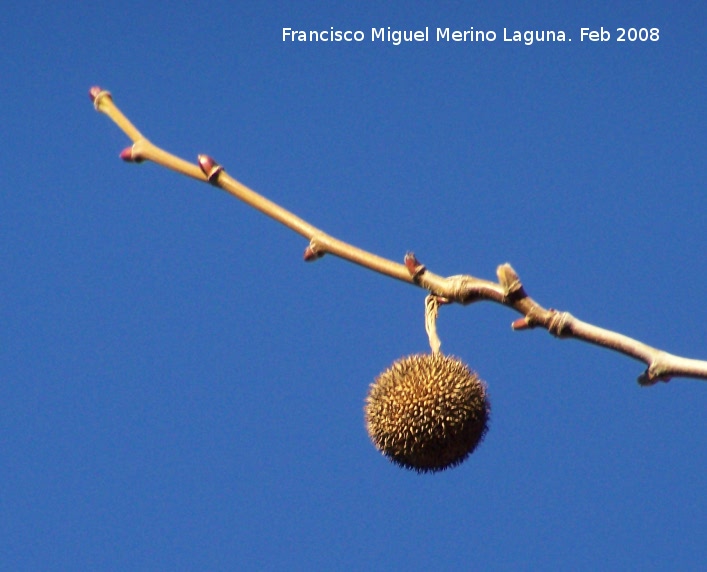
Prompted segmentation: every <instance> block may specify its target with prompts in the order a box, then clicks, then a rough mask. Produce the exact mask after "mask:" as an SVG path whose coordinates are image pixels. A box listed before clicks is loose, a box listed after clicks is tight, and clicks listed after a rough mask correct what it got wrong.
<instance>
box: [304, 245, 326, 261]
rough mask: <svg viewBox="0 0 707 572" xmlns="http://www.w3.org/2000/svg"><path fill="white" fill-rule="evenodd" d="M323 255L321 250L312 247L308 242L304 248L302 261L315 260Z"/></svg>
mask: <svg viewBox="0 0 707 572" xmlns="http://www.w3.org/2000/svg"><path fill="white" fill-rule="evenodd" d="M322 256H324V253H323V252H317V251H316V250H314V249H313V248H312V245H311V244H310V245H309V246H308V247H307V248H305V249H304V261H305V262H314V261H315V260H318V259H319V258H321V257H322Z"/></svg>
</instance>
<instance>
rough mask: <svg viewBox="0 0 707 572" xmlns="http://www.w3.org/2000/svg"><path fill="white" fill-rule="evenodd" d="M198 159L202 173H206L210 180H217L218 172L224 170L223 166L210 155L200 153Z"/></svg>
mask: <svg viewBox="0 0 707 572" xmlns="http://www.w3.org/2000/svg"><path fill="white" fill-rule="evenodd" d="M197 159H198V161H199V167H201V171H202V173H204V175H206V178H207V179H208V181H209V182H212V181H215V180H216V178H217V177H218V174H219V173H220V172H221V171H223V167H222V166H221V165H219V164H218V163H217V162H216V161H214V160H213V159H212V158H211V157H209V156H208V155H199V156H198V157H197Z"/></svg>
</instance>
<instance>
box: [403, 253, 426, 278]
mask: <svg viewBox="0 0 707 572" xmlns="http://www.w3.org/2000/svg"><path fill="white" fill-rule="evenodd" d="M404 262H405V266H406V267H407V269H408V272H409V273H410V276H412V277H413V278H417V277H418V276H419V275H420V274H422V273H423V272H424V271H425V265H424V264H420V261H419V260H418V259H417V257H416V256H415V253H414V252H408V253H407V254H406V255H405V260H404Z"/></svg>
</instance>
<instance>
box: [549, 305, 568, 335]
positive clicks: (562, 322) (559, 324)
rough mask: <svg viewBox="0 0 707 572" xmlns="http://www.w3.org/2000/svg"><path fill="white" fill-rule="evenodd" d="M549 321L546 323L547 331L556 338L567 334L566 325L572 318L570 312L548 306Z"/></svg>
mask: <svg viewBox="0 0 707 572" xmlns="http://www.w3.org/2000/svg"><path fill="white" fill-rule="evenodd" d="M549 314H550V323H549V324H548V325H547V331H548V332H550V333H551V334H552V335H553V336H555V337H557V338H563V337H565V336H566V335H568V334H569V332H568V331H567V330H568V326H569V322H570V320H572V314H570V313H569V312H558V311H557V310H553V309H552V308H550V310H549Z"/></svg>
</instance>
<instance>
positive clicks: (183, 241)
mask: <svg viewBox="0 0 707 572" xmlns="http://www.w3.org/2000/svg"><path fill="white" fill-rule="evenodd" d="M535 4H536V5H535V6H533V7H532V8H530V7H525V5H524V4H521V3H513V2H504V3H496V5H494V6H480V5H478V3H472V4H469V5H467V3H462V2H451V1H450V2H435V3H432V2H408V3H406V4H405V5H404V6H403V5H402V3H398V4H395V3H387V4H384V5H381V4H380V3H372V2H358V3H350V4H348V5H337V6H336V7H333V6H329V5H320V4H318V3H313V2H298V3H284V2H278V3H274V2H270V3H267V2H266V3H255V2H253V3H244V2H230V3H226V2H224V3H212V4H210V5H205V4H203V3H190V2H183V3H180V4H179V5H175V4H173V3H172V4H167V3H157V2H151V3H137V2H130V1H128V2H121V3H119V4H115V3H103V2H97V3H96V2H94V3H91V4H90V5H88V4H86V5H82V6H79V5H77V6H76V7H72V8H67V7H64V6H61V5H59V4H51V5H50V4H48V3H35V4H33V3H30V4H22V5H20V4H17V3H16V4H13V5H9V6H7V7H5V8H4V11H3V19H2V21H0V38H2V39H0V45H2V48H3V49H2V50H0V74H1V76H2V88H0V102H1V104H2V111H3V119H2V133H3V140H4V142H5V152H4V153H3V154H2V156H0V167H1V168H2V172H3V175H4V177H3V178H4V184H3V185H2V190H1V192H0V244H2V248H1V249H0V269H1V271H2V280H0V324H1V326H0V554H2V561H3V566H4V567H6V569H8V570H335V569H337V570H340V569H345V570H462V569H479V570H551V569H557V570H597V569H603V570H695V569H698V568H699V567H700V566H701V565H702V566H703V565H704V563H705V561H707V543H705V540H704V531H705V529H707V516H706V515H707V485H706V481H705V478H704V477H705V474H706V473H707V471H706V469H707V463H706V462H705V450H707V431H706V430H705V429H706V426H705V411H707V386H706V385H705V383H704V382H701V381H695V380H678V379H676V380H673V381H672V382H670V383H669V384H659V385H657V386H655V387H651V388H641V387H639V386H638V385H637V383H636V381H635V380H636V377H637V376H638V375H639V374H640V373H641V372H642V371H643V369H644V366H643V364H641V363H638V362H635V361H632V360H630V359H628V358H625V357H623V356H620V355H617V354H613V353H610V352H608V351H605V350H601V349H598V348H595V347H592V346H589V345H587V344H582V343H579V342H576V341H569V340H567V341H565V340H557V339H554V338H552V337H551V336H549V335H548V334H547V333H546V332H544V331H540V330H535V331H526V332H513V331H511V329H510V323H511V322H512V321H513V320H514V319H515V318H516V317H517V315H516V314H514V313H512V312H510V311H509V310H508V309H506V308H503V307H499V306H495V305H492V304H488V303H482V304H475V305H472V306H468V307H460V306H450V307H444V308H442V309H441V312H440V317H439V320H438V324H437V326H438V331H439V334H440V337H441V339H442V350H443V351H444V352H446V353H449V354H453V355H456V356H459V357H460V358H461V359H463V360H464V361H466V362H467V363H468V364H469V365H470V366H471V367H472V368H473V369H475V370H476V371H478V372H479V374H480V375H481V377H482V378H483V379H485V380H486V382H487V383H488V388H489V393H490V398H491V402H492V408H493V409H492V419H491V425H490V430H489V432H488V434H487V436H486V439H485V440H484V442H483V443H482V444H481V445H480V447H479V448H478V449H477V450H476V451H475V452H474V454H473V455H472V456H471V457H470V458H469V459H468V460H467V461H466V462H465V463H464V464H462V465H461V466H459V467H457V468H455V469H453V470H450V471H445V472H443V473H439V474H433V475H430V474H427V475H418V474H415V473H413V472H410V471H406V470H403V469H401V468H399V467H397V466H395V465H393V464H391V463H390V462H389V461H387V460H386V459H385V458H384V457H382V456H381V455H380V454H379V453H378V452H377V450H376V449H375V448H374V447H373V445H372V444H371V443H370V441H369V439H368V436H367V434H366V431H365V427H364V421H363V403H364V399H365V396H366V393H367V391H368V386H369V384H370V383H371V382H372V381H373V379H374V378H375V376H376V375H377V374H378V373H380V372H381V371H383V370H384V369H386V368H387V367H388V366H389V365H390V364H391V363H392V362H393V361H394V360H396V359H397V358H399V357H402V356H405V355H409V354H412V353H417V352H422V351H426V350H427V349H428V345H427V339H426V335H425V330H424V321H423V311H424V296H425V293H424V291H422V290H419V289H416V288H414V287H411V286H409V285H406V284H403V283H398V282H395V281H393V280H390V279H387V278H384V277H382V276H379V275H376V274H373V273H371V272H369V271H367V270H363V269H361V268H359V267H356V266H353V265H351V264H348V263H346V262H343V261H341V260H337V259H335V258H333V257H325V258H323V259H322V260H319V261H317V262H316V263H312V264H305V263H303V262H302V252H303V251H304V248H305V246H306V241H304V240H303V239H302V238H301V237H299V236H298V235H295V234H294V233H292V232H290V231H289V230H287V229H285V228H283V227H281V226H279V225H278V224H277V223H275V222H274V221H272V220H270V219H268V218H266V217H264V216H263V215H261V214H260V213H258V212H256V211H253V210H252V209H250V208H248V207H246V206H245V205H243V204H241V203H239V202H238V201H236V200H234V199H233V198H231V197H229V196H228V195H226V194H225V193H223V192H220V191H219V190H217V189H214V188H212V187H209V186H208V185H201V184H199V183H197V182H195V181H192V180H188V179H186V178H183V177H180V176H178V175H176V174H174V173H171V172H168V171H166V170H164V169H161V168H159V167H156V166H155V165H151V164H142V165H130V164H125V163H123V162H121V161H120V159H119V158H118V153H119V152H120V151H121V150H122V149H123V148H124V147H126V146H127V145H128V144H129V142H128V140H127V138H126V137H125V136H124V135H123V134H122V133H121V132H120V131H119V130H118V129H117V127H115V126H114V125H113V124H112V123H111V122H110V121H109V120H108V119H107V118H106V117H104V116H102V115H100V114H97V113H96V112H95V111H94V110H93V108H92V106H91V103H90V101H89V98H88V89H89V88H90V87H91V86H92V85H100V86H102V87H104V88H106V89H109V90H110V91H111V92H112V93H113V96H114V99H115V101H116V102H117V103H118V105H119V106H120V107H121V108H122V109H123V111H124V112H125V113H126V114H127V115H128V116H129V117H130V118H131V119H132V120H133V122H134V123H135V124H136V126H137V127H138V128H139V129H141V130H142V132H143V133H144V134H145V135H146V136H147V137H149V138H150V139H151V140H152V141H154V142H155V143H157V144H159V145H161V146H163V147H164V148H166V149H168V150H170V151H172V152H175V153H177V154H179V155H181V156H183V157H185V158H189V159H195V157H196V154H197V153H208V154H211V155H212V156H214V157H215V158H216V159H217V160H218V161H219V162H221V163H222V164H223V165H224V166H225V167H226V169H227V170H228V171H229V172H230V173H231V174H232V175H233V176H235V177H236V178H238V179H239V180H241V181H242V182H244V183H245V184H247V185H249V186H251V187H252V188H254V189H255V190H257V191H259V192H261V193H263V194H264V195H266V196H268V197H269V198H271V199H273V200H275V201H277V202H279V203H280V204H282V205H283V206H285V207H286V208H288V209H291V210H292V211H294V212H296V213H297V214H298V215H300V216H302V217H303V218H306V219H307V220H309V221H310V222H312V223H313V224H315V225H317V226H319V227H320V228H322V229H323V230H325V231H326V232H328V233H330V234H332V235H334V236H337V237H339V238H341V239H344V240H347V241H349V242H351V243H353V244H356V245H357V246H360V247H362V248H365V249H368V250H370V251H373V252H375V253H377V254H379V255H382V256H385V257H387V258H391V259H394V260H398V261H402V259H403V256H404V254H405V252H406V251H408V250H412V251H414V252H415V253H416V254H417V256H418V258H419V259H420V260H421V261H422V262H424V263H425V264H426V265H427V266H428V268H430V270H432V271H433V272H436V273H438V274H442V275H452V274H460V273H466V274H472V275H474V276H479V277H483V278H490V279H492V278H494V276H495V268H496V266H497V265H499V264H501V263H503V262H510V263H511V264H512V265H513V266H514V268H515V269H516V270H517V271H518V273H519V274H520V277H521V279H522V280H523V282H524V284H525V286H526V289H527V291H528V293H529V294H530V295H531V296H533V297H534V298H535V299H536V300H538V302H539V303H541V304H543V305H544V306H546V307H554V308H558V309H561V310H567V311H570V312H571V313H572V314H574V315H575V316H577V317H579V318H581V319H584V320H586V321H589V322H592V323H595V324H597V325H600V326H604V327H607V328H610V329H614V330H618V331H620V332H622V333H625V334H627V335H630V336H633V337H636V338H638V339H640V340H642V341H645V342H646V343H649V344H651V345H654V346H656V347H660V348H662V349H665V350H667V351H670V352H673V353H677V354H680V355H684V356H687V357H695V358H707V345H706V344H705V340H706V339H707V329H706V327H705V323H707V321H706V319H705V309H704V305H703V304H702V303H701V300H702V296H703V294H704V285H705V283H706V282H707V267H705V263H704V244H705V239H706V238H707V230H706V228H707V227H706V225H705V213H706V212H707V199H706V198H705V192H704V190H705V180H706V179H707V172H706V169H705V161H704V149H705V147H706V146H707V145H706V144H707V141H706V140H705V138H706V136H705V133H707V125H706V119H707V106H706V104H705V85H707V82H706V81H705V79H706V77H705V76H706V74H705V67H706V66H705V64H706V59H705V47H704V45H705V39H706V38H705V28H704V23H705V21H707V18H706V16H707V9H706V8H705V7H704V3H701V2H682V3H680V4H679V5H676V4H675V3H669V2H644V3H641V4H643V5H642V6H638V5H637V4H638V3H630V6H629V5H628V3H626V4H627V5H626V6H624V7H617V6H616V5H615V4H616V3H613V2H611V3H610V2H599V3H594V4H593V6H592V7H591V8H590V7H588V6H587V5H585V4H584V3H577V2H563V3H559V2H539V3H535ZM388 26H390V27H391V29H393V30H396V29H397V30H419V29H424V28H425V27H429V29H430V34H431V36H432V37H431V38H430V41H428V42H416V43H403V44H401V45H399V46H395V45H392V44H391V43H388V42H379V41H376V42H373V41H371V38H370V36H371V29H372V28H380V27H384V28H387V27H388ZM283 27H289V28H293V29H303V30H321V29H325V30H329V29H330V28H331V27H334V28H335V29H340V30H361V31H363V32H364V34H365V40H364V41H362V42H348V43H347V42H337V43H323V42H319V43H303V42H299V43H291V42H283V41H282V28H283ZM438 27H442V28H445V27H450V28H451V29H458V30H465V29H469V28H470V27H473V28H474V29H475V30H486V31H488V30H493V31H495V32H496V34H497V39H496V41H495V42H485V43H478V42H477V43H469V42H467V43H454V42H437V41H435V39H434V37H433V36H434V31H435V30H436V29H437V28H438ZM583 27H584V28H590V29H592V30H600V29H601V28H604V30H606V31H608V32H609V33H610V35H611V39H610V40H609V41H607V42H589V41H580V30H581V28H583ZM621 27H623V28H626V29H629V28H636V29H640V28H646V29H651V28H657V29H659V34H658V36H659V37H658V40H657V41H650V39H649V40H648V41H646V42H641V41H636V42H628V41H627V42H618V41H616V40H617V37H618V32H617V29H618V28H621ZM504 28H506V29H507V30H508V34H510V33H511V31H512V30H521V31H525V30H562V31H564V32H565V34H566V37H567V39H570V38H571V40H572V41H571V42H570V41H565V42H555V43H549V42H542V43H541V42H535V43H533V44H532V45H525V43H523V42H520V43H514V42H504V41H503V30H504Z"/></svg>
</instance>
